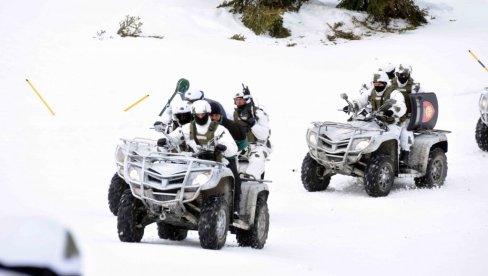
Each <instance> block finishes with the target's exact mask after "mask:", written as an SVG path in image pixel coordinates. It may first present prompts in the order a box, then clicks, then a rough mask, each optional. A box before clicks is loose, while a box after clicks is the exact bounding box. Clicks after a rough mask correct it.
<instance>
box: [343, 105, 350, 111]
mask: <svg viewBox="0 0 488 276" xmlns="http://www.w3.org/2000/svg"><path fill="white" fill-rule="evenodd" d="M342 111H344V112H345V113H349V105H346V106H344V108H343V109H342Z"/></svg>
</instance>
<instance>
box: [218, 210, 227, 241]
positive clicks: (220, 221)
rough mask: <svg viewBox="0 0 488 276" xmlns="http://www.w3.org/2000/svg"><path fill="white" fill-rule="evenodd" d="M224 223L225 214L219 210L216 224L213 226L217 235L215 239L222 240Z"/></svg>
mask: <svg viewBox="0 0 488 276" xmlns="http://www.w3.org/2000/svg"><path fill="white" fill-rule="evenodd" d="M225 222H226V214H225V211H224V210H220V211H219V212H218V213H217V223H216V225H215V228H216V229H215V232H216V234H217V238H218V239H219V240H222V239H223V238H224V236H225V234H226V233H225Z"/></svg>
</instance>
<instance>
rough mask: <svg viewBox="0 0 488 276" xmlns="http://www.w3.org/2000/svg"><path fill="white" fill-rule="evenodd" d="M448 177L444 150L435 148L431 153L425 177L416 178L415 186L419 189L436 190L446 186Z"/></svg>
mask: <svg viewBox="0 0 488 276" xmlns="http://www.w3.org/2000/svg"><path fill="white" fill-rule="evenodd" d="M446 176H447V157H446V154H445V153H444V150H443V149H441V148H435V149H433V150H431V151H430V153H429V161H428V163H427V171H426V173H425V175H424V176H422V177H417V178H415V185H416V186H417V187H419V188H434V187H440V186H442V185H443V184H444V180H445V179H446Z"/></svg>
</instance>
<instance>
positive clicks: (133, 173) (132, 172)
mask: <svg viewBox="0 0 488 276" xmlns="http://www.w3.org/2000/svg"><path fill="white" fill-rule="evenodd" d="M129 178H130V180H132V181H136V182H141V173H140V171H139V170H138V169H137V168H134V167H130V168H129Z"/></svg>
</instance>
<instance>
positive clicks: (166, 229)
mask: <svg viewBox="0 0 488 276" xmlns="http://www.w3.org/2000/svg"><path fill="white" fill-rule="evenodd" d="M157 224H158V236H159V238H161V239H165V240H167V239H169V240H172V241H182V240H184V239H186V236H187V235H188V230H187V229H181V228H178V227H176V226H173V225H171V224H167V223H165V222H158V223H157Z"/></svg>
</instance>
